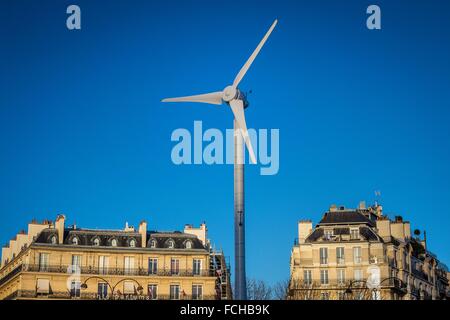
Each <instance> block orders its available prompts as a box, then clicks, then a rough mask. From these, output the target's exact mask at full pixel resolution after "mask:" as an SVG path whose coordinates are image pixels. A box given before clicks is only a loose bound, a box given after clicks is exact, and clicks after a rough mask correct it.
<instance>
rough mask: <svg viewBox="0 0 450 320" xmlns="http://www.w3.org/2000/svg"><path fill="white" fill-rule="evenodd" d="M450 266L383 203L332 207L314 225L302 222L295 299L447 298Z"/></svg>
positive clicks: (293, 267)
mask: <svg viewBox="0 0 450 320" xmlns="http://www.w3.org/2000/svg"><path fill="white" fill-rule="evenodd" d="M447 271H448V270H447V267H446V266H445V265H444V264H442V263H441V262H439V260H438V259H437V257H436V255H434V254H432V253H431V252H430V251H428V250H427V247H426V239H422V240H421V239H420V238H419V236H418V235H416V236H414V235H411V228H410V223H409V222H407V221H403V218H402V217H400V216H397V217H395V219H394V220H390V219H389V218H388V217H387V216H385V215H383V212H382V207H381V206H380V205H377V204H376V205H374V206H371V207H368V208H366V206H365V203H364V202H361V203H360V205H359V207H358V208H357V209H346V208H344V207H336V206H334V205H333V206H331V207H330V209H329V211H327V212H326V213H325V214H324V215H323V217H322V219H321V220H320V222H319V223H318V224H317V225H316V226H315V227H314V228H313V225H312V222H311V221H309V220H306V221H305V220H304V221H300V222H299V223H298V239H297V240H296V241H295V243H294V247H293V249H292V252H291V261H290V274H291V276H290V284H289V290H288V291H289V294H288V298H289V299H326V300H328V299H332V300H338V299H342V300H343V299H361V300H363V299H364V300H365V299H376V300H379V299H393V300H400V299H401V300H404V299H408V300H411V299H414V300H417V299H420V300H422V299H446V298H447V297H448V279H447Z"/></svg>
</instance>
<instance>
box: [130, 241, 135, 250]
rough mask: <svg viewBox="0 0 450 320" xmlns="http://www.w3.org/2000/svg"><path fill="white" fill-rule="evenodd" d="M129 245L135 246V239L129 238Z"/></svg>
mask: <svg viewBox="0 0 450 320" xmlns="http://www.w3.org/2000/svg"><path fill="white" fill-rule="evenodd" d="M130 247H132V248H134V247H136V240H134V239H131V240H130Z"/></svg>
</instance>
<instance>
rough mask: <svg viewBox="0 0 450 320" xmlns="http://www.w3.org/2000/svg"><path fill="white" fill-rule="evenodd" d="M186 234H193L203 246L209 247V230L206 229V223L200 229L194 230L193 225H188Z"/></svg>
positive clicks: (185, 228)
mask: <svg viewBox="0 0 450 320" xmlns="http://www.w3.org/2000/svg"><path fill="white" fill-rule="evenodd" d="M184 233H188V234H193V235H195V236H197V238H198V239H199V240H200V241H201V242H202V243H203V245H205V246H206V245H207V244H208V239H207V236H208V228H206V223H205V222H203V223H202V224H201V225H200V228H194V227H193V226H192V225H190V224H186V225H185V226H184Z"/></svg>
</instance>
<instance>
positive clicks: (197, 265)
mask: <svg viewBox="0 0 450 320" xmlns="http://www.w3.org/2000/svg"><path fill="white" fill-rule="evenodd" d="M201 268H202V260H200V259H194V260H193V262H192V270H193V272H192V273H193V274H194V276H198V275H200V270H201Z"/></svg>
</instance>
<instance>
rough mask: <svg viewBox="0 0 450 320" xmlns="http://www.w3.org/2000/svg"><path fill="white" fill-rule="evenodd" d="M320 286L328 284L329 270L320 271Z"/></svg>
mask: <svg viewBox="0 0 450 320" xmlns="http://www.w3.org/2000/svg"><path fill="white" fill-rule="evenodd" d="M320 284H328V270H320Z"/></svg>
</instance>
